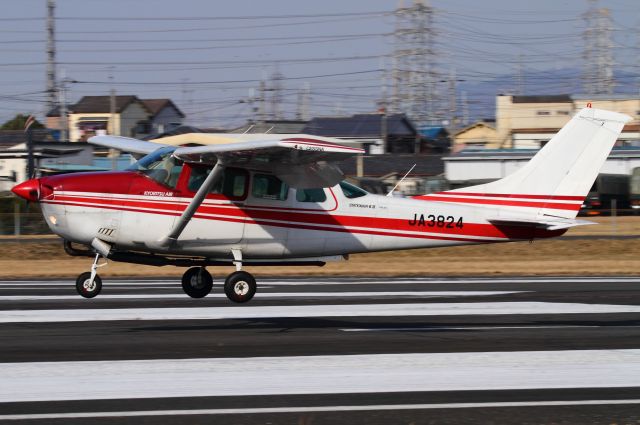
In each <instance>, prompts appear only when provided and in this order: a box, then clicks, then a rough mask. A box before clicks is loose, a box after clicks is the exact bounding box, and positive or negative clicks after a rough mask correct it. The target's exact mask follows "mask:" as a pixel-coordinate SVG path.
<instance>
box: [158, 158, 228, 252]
mask: <svg viewBox="0 0 640 425" xmlns="http://www.w3.org/2000/svg"><path fill="white" fill-rule="evenodd" d="M223 172H224V165H223V164H222V163H221V161H218V162H217V163H216V165H215V166H214V167H213V170H211V172H210V173H209V175H208V176H207V178H206V179H205V180H204V183H202V186H200V189H198V191H197V192H196V194H195V196H194V197H193V199H192V200H191V203H190V204H189V205H188V206H187V208H186V209H185V210H184V212H183V213H182V215H181V216H180V218H179V219H178V221H177V222H176V223H175V224H174V226H173V229H172V230H171V233H169V234H168V235H167V236H165V237H164V238H163V239H161V240H160V245H161V246H169V245H174V244H175V243H177V241H178V238H179V237H180V234H182V231H183V230H184V228H185V227H187V224H189V221H191V218H192V217H193V215H194V214H195V212H196V210H197V209H198V208H199V207H200V205H201V204H202V201H204V198H205V197H206V196H207V194H208V193H209V192H210V191H211V189H213V187H214V186H215V185H216V183H218V182H219V181H220V179H222V175H223Z"/></svg>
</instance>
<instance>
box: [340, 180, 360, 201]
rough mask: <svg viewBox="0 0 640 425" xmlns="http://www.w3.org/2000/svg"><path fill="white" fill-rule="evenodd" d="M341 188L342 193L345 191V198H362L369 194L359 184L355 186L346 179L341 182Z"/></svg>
mask: <svg viewBox="0 0 640 425" xmlns="http://www.w3.org/2000/svg"><path fill="white" fill-rule="evenodd" d="M340 189H342V193H344V196H345V198H349V199H354V198H360V197H361V196H365V195H366V194H367V192H365V191H364V190H362V189H360V188H359V187H358V186H354V185H352V184H351V183H347V182H346V181H341V182H340Z"/></svg>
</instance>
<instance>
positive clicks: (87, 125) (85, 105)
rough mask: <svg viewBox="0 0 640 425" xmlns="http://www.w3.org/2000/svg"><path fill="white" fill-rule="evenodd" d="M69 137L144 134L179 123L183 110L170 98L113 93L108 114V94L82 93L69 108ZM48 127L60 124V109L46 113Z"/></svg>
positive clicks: (73, 139)
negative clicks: (82, 95) (113, 99)
mask: <svg viewBox="0 0 640 425" xmlns="http://www.w3.org/2000/svg"><path fill="white" fill-rule="evenodd" d="M68 119H69V122H68V124H69V125H68V129H69V141H71V142H78V141H86V140H87V139H88V138H89V137H91V136H95V135H97V134H114V135H117V136H125V137H135V138H144V137H145V136H148V135H150V134H158V133H163V132H165V131H168V130H172V129H173V128H175V127H178V126H180V125H181V124H182V121H183V119H184V114H183V113H182V111H180V109H178V107H177V106H176V105H175V104H174V103H173V102H172V101H171V100H170V99H139V98H138V97H137V96H134V95H121V96H115V111H114V114H113V118H112V116H111V96H84V97H82V98H81V99H80V100H79V101H78V102H77V103H76V104H75V105H70V106H69V108H68ZM47 127H48V128H50V129H58V130H59V129H60V128H62V123H61V121H60V111H59V109H58V108H55V109H53V110H51V111H49V113H48V114H47Z"/></svg>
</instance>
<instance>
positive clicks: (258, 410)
mask: <svg viewBox="0 0 640 425" xmlns="http://www.w3.org/2000/svg"><path fill="white" fill-rule="evenodd" d="M627 404H640V399H631V400H566V401H554V400H549V401H497V402H484V403H431V404H427V403H423V404H370V405H356V406H304V407H243V408H239V409H194V410H138V411H136V410H130V411H120V412H82V413H32V414H17V415H0V421H3V420H4V421H7V420H10V421H11V420H14V421H16V420H17V421H24V420H43V419H82V418H84V419H88V418H119V417H142V416H189V415H255V414H263V415H264V414H269V413H311V412H364V411H377V410H380V411H387V410H433V409H489V408H501V407H545V406H546V407H551V406H601V405H627Z"/></svg>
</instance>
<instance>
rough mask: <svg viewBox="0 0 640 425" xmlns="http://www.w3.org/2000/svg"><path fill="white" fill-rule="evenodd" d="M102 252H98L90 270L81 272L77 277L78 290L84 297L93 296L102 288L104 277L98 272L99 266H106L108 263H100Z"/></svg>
mask: <svg viewBox="0 0 640 425" xmlns="http://www.w3.org/2000/svg"><path fill="white" fill-rule="evenodd" d="M98 260H100V254H96V258H95V260H94V261H93V265H92V266H91V271H90V272H84V273H81V274H80V276H78V278H77V279H76V291H78V294H80V295H82V296H83V297H84V298H93V297H95V296H96V295H98V294H99V293H100V291H101V290H102V279H100V276H98V274H97V273H96V270H97V269H98V267H102V266H106V265H107V263H106V262H105V263H102V264H98Z"/></svg>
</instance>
